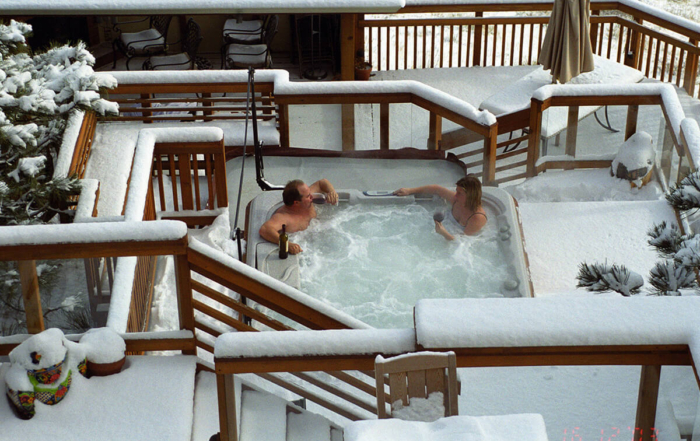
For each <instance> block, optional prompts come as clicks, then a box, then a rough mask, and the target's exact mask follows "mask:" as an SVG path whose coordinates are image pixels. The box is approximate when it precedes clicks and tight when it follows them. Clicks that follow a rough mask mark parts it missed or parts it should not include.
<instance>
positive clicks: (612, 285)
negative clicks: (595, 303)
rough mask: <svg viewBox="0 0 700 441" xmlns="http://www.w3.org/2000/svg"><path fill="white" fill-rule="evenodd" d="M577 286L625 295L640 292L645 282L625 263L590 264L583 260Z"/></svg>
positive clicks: (579, 269)
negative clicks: (610, 264) (609, 264)
mask: <svg viewBox="0 0 700 441" xmlns="http://www.w3.org/2000/svg"><path fill="white" fill-rule="evenodd" d="M576 278H577V279H578V285H576V287H577V288H581V287H584V288H586V289H588V290H589V291H594V292H605V291H615V292H619V293H620V294H622V295H623V296H625V297H629V296H630V295H632V294H637V293H639V288H641V287H642V285H643V284H644V279H643V278H642V276H640V275H639V274H637V273H635V272H634V271H630V270H629V269H627V268H626V267H625V266H624V265H612V266H608V265H606V264H601V263H594V264H592V265H589V264H587V263H585V262H583V263H582V264H581V265H579V268H578V275H577V276H576Z"/></svg>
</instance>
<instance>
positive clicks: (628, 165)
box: [612, 132, 656, 187]
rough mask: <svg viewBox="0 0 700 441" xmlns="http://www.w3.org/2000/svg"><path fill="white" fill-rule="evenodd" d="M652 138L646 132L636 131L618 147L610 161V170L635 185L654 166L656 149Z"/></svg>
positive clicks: (638, 185)
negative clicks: (615, 154)
mask: <svg viewBox="0 0 700 441" xmlns="http://www.w3.org/2000/svg"><path fill="white" fill-rule="evenodd" d="M653 144H654V140H653V139H652V137H651V135H650V134H648V133H647V132H637V133H635V134H634V135H632V136H630V137H629V139H628V140H627V141H625V142H624V143H623V144H622V146H621V147H620V151H619V152H618V153H617V156H615V159H614V160H613V162H612V172H613V173H614V174H615V176H617V177H618V178H621V179H627V180H628V181H631V182H632V183H633V184H634V185H635V186H636V187H641V186H642V180H643V179H644V177H645V176H646V175H647V174H648V173H649V172H650V171H651V169H652V167H654V159H655V158H656V151H655V150H654V145H653Z"/></svg>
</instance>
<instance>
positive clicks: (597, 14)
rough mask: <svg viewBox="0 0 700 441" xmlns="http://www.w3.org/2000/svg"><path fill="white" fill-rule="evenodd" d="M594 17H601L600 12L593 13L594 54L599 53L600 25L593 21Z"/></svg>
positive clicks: (592, 38) (592, 35) (592, 39)
mask: <svg viewBox="0 0 700 441" xmlns="http://www.w3.org/2000/svg"><path fill="white" fill-rule="evenodd" d="M593 16H600V11H592V12H591V36H590V38H591V46H592V47H593V53H594V54H597V53H598V26H599V25H598V23H597V22H594V21H593Z"/></svg>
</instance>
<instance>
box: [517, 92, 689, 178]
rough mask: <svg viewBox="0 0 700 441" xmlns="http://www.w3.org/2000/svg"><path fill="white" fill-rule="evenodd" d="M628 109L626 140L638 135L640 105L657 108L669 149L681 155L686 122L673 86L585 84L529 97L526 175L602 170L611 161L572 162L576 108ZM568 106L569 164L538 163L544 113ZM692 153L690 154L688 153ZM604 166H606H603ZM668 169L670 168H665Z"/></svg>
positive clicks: (576, 126) (576, 116) (556, 162)
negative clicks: (666, 134)
mask: <svg viewBox="0 0 700 441" xmlns="http://www.w3.org/2000/svg"><path fill="white" fill-rule="evenodd" d="M607 105H618V106H619V105H627V106H628V110H627V125H626V127H625V139H628V138H629V137H630V136H632V135H633V134H635V133H636V132H637V115H638V111H639V106H640V105H659V106H660V107H661V109H662V110H663V114H664V118H665V121H666V125H667V127H668V128H669V131H668V132H669V134H670V136H671V141H672V143H671V144H672V145H673V146H674V147H675V151H676V154H678V155H679V156H683V155H684V149H683V145H682V142H681V123H682V121H683V120H684V119H685V113H684V112H683V107H682V106H681V103H680V101H679V99H678V95H677V94H676V91H675V89H674V87H673V86H671V85H669V84H627V85H619V84H618V85H612V84H595V85H594V84H587V85H571V84H564V85H547V86H544V87H541V88H539V89H537V91H536V92H535V93H534V94H533V96H532V104H531V110H530V127H531V129H530V135H529V141H528V156H527V175H528V176H535V175H536V174H538V173H540V172H541V171H544V170H547V169H550V168H575V167H605V166H607V165H609V162H610V161H594V160H581V161H575V160H574V158H575V156H576V134H577V128H578V110H579V106H607ZM553 106H568V107H569V118H568V125H567V137H566V155H567V157H569V160H565V161H558V160H554V161H547V158H546V157H544V158H542V160H541V161H539V162H538V159H539V144H538V140H539V139H540V133H541V128H542V121H543V116H542V112H544V111H545V110H546V109H548V108H549V107H553ZM690 131H691V133H690V139H688V136H687V135H688V134H687V133H686V140H687V142H688V143H693V142H695V141H694V136H693V133H692V129H691V130H690ZM691 153H692V152H691ZM606 163H607V165H606ZM668 167H670V164H669V165H668ZM662 172H663V173H664V175H665V176H670V173H669V172H670V169H669V170H662Z"/></svg>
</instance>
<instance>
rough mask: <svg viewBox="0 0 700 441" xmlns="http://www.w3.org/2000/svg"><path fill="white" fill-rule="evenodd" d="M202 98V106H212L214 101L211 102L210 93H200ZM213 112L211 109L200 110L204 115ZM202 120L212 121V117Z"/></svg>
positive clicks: (209, 114)
mask: <svg viewBox="0 0 700 441" xmlns="http://www.w3.org/2000/svg"><path fill="white" fill-rule="evenodd" d="M202 98H204V99H205V100H204V101H203V103H202V105H203V106H204V107H212V106H213V105H214V103H212V102H211V93H207V92H204V93H202ZM213 114H214V112H213V111H211V110H204V111H202V115H204V116H211V115H213ZM204 121H212V119H211V118H204Z"/></svg>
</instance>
